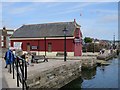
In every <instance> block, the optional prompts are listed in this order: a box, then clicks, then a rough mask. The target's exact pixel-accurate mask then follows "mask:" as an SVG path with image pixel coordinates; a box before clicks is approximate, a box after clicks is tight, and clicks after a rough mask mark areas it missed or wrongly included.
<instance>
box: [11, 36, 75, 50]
mask: <svg viewBox="0 0 120 90" xmlns="http://www.w3.org/2000/svg"><path fill="white" fill-rule="evenodd" d="M73 41H74V39H67V40H66V50H67V52H74V43H73ZM14 42H22V49H23V51H27V43H30V45H31V46H40V49H39V51H45V40H44V39H40V40H11V46H12V47H13V43H14ZM48 43H51V44H52V52H56V51H61V52H63V51H64V39H47V38H46V51H48ZM31 51H38V49H37V50H31Z"/></svg>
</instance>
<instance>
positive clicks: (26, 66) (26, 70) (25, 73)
mask: <svg viewBox="0 0 120 90" xmlns="http://www.w3.org/2000/svg"><path fill="white" fill-rule="evenodd" d="M25 80H27V62H26V61H25Z"/></svg>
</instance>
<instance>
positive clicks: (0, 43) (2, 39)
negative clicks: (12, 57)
mask: <svg viewBox="0 0 120 90" xmlns="http://www.w3.org/2000/svg"><path fill="white" fill-rule="evenodd" d="M13 33H14V30H10V29H6V28H5V27H3V29H1V30H0V47H1V48H4V49H5V48H9V47H10V37H11V35H12V34H13Z"/></svg>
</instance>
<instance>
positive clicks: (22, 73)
mask: <svg viewBox="0 0 120 90" xmlns="http://www.w3.org/2000/svg"><path fill="white" fill-rule="evenodd" d="M24 79H25V78H24V61H23V60H22V90H24Z"/></svg>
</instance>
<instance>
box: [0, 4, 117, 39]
mask: <svg viewBox="0 0 120 90" xmlns="http://www.w3.org/2000/svg"><path fill="white" fill-rule="evenodd" d="M80 14H81V15H80ZM74 19H76V22H77V23H78V24H80V25H81V31H82V33H83V37H93V38H98V39H107V40H112V39H113V34H115V35H116V39H117V38H118V3H117V2H3V3H2V25H1V26H0V28H2V26H6V28H10V29H17V28H19V27H20V26H22V25H23V24H40V23H49V22H64V21H73V20H74Z"/></svg>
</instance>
